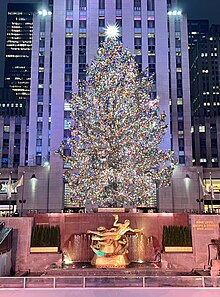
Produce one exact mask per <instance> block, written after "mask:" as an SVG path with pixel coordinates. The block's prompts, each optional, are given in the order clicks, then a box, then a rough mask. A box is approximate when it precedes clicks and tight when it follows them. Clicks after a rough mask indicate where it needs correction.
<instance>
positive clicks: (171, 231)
mask: <svg viewBox="0 0 220 297" xmlns="http://www.w3.org/2000/svg"><path fill="white" fill-rule="evenodd" d="M163 246H192V236H191V230H190V228H189V227H184V226H164V227H163Z"/></svg>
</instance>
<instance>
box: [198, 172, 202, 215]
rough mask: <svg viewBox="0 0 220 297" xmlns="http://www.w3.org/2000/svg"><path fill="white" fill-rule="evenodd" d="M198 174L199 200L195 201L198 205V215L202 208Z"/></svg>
mask: <svg viewBox="0 0 220 297" xmlns="http://www.w3.org/2000/svg"><path fill="white" fill-rule="evenodd" d="M197 173H198V185H199V198H197V199H196V202H198V205H199V214H200V213H201V210H202V207H201V203H202V202H203V199H201V191H200V176H199V172H197Z"/></svg>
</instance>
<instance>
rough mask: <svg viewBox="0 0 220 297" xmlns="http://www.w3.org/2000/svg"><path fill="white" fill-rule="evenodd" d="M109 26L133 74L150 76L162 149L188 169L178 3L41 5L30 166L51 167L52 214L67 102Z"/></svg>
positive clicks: (95, 0)
mask: <svg viewBox="0 0 220 297" xmlns="http://www.w3.org/2000/svg"><path fill="white" fill-rule="evenodd" d="M114 23H117V24H118V25H119V27H120V30H121V35H122V41H123V43H124V45H125V46H126V47H128V48H129V50H130V51H131V52H133V53H134V54H135V55H136V61H137V63H138V65H139V68H140V69H144V68H146V67H148V69H149V73H155V89H154V93H155V96H159V97H160V98H161V99H160V108H161V110H162V111H164V112H165V113H166V114H167V121H168V124H169V127H170V129H169V132H168V133H167V134H166V137H165V139H164V142H163V148H172V149H173V150H174V151H175V155H176V158H177V160H179V163H180V164H182V165H191V162H192V152H191V134H190V127H191V113H190V95H189V71H188V36H187V21H186V17H185V16H184V15H182V13H181V12H180V11H179V10H178V7H177V3H176V1H175V0H168V1H167V0H157V1H154V0H148V1H141V0H127V1H122V0H111V1H110V0H106V1H104V0H88V1H86V0H66V1H63V0H54V1H49V2H48V1H46V0H45V1H44V2H43V6H42V10H41V11H40V12H39V14H38V15H34V27H33V52H32V69H31V97H30V99H31V100H30V127H29V135H30V136H29V151H28V155H29V156H28V158H29V161H28V162H29V165H43V164H44V162H45V161H49V160H50V185H49V209H51V210H60V209H61V208H63V201H62V197H63V179H62V173H63V169H64V167H65V164H64V165H63V162H62V161H61V160H60V158H59V157H58V156H57V155H56V154H55V151H56V150H57V148H58V147H59V146H60V143H61V141H62V140H63V139H64V138H67V137H68V136H69V133H70V132H69V130H68V123H69V121H71V118H70V105H69V103H68V98H70V96H71V91H77V89H76V86H75V83H76V82H77V81H78V80H82V79H85V76H86V74H85V69H86V65H87V64H90V62H91V60H92V59H93V58H94V56H95V54H96V51H97V48H98V46H99V44H100V42H101V41H103V40H104V27H105V26H106V25H107V24H114ZM64 206H65V204H64Z"/></svg>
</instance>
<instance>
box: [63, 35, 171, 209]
mask: <svg viewBox="0 0 220 297" xmlns="http://www.w3.org/2000/svg"><path fill="white" fill-rule="evenodd" d="M152 89H153V78H152V77H148V75H147V72H143V73H140V72H139V70H138V66H137V64H136V62H135V58H134V56H133V55H132V54H131V53H130V52H129V50H128V49H125V48H124V47H123V44H122V43H121V42H120V41H119V40H118V39H117V38H106V41H105V42H104V43H103V44H102V46H101V47H100V48H99V49H98V53H97V56H96V58H95V60H94V61H93V62H92V63H91V65H90V67H88V70H87V80H86V81H82V82H79V84H78V93H75V94H73V96H72V99H71V102H70V103H71V107H72V118H73V121H72V122H73V124H72V126H71V127H70V130H71V138H70V139H68V141H67V142H63V143H62V145H61V147H60V150H59V154H60V155H61V157H62V158H63V160H64V161H65V162H66V163H69V164H70V169H68V170H67V171H66V172H65V174H64V176H65V179H66V180H67V182H68V184H69V186H70V189H71V191H70V193H69V195H70V197H71V198H72V200H73V201H74V203H73V204H75V205H78V204H81V205H85V204H86V203H88V202H90V203H94V204H98V205H99V206H116V205H117V206H121V205H123V204H124V203H130V204H133V205H140V204H142V205H143V204H144V205H148V206H149V205H153V204H154V203H155V195H156V194H155V183H156V182H158V181H159V183H160V185H161V186H166V185H168V184H169V181H170V177H171V175H172V172H173V169H174V159H173V153H172V152H170V151H162V150H160V148H159V146H160V143H161V141H162V139H163V136H164V134H165V133H166V130H167V124H166V115H165V114H164V113H160V111H159V106H158V101H159V100H158V99H155V98H153V92H152ZM67 148H68V149H69V152H70V154H69V155H68V156H66V154H65V153H64V152H66V149H67ZM67 198H68V197H67Z"/></svg>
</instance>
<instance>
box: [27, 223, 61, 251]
mask: <svg viewBox="0 0 220 297" xmlns="http://www.w3.org/2000/svg"><path fill="white" fill-rule="evenodd" d="M59 245H60V227H59V226H56V227H54V226H52V227H50V226H46V227H45V226H38V225H37V226H34V227H33V229H32V234H31V247H40V246H42V247H43V246H45V247H50V246H59Z"/></svg>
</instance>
